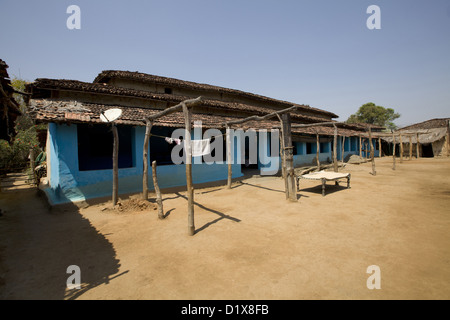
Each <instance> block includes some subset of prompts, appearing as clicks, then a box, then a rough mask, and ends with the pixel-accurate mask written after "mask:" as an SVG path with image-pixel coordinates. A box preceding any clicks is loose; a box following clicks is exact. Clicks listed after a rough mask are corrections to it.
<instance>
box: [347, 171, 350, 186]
mask: <svg viewBox="0 0 450 320" xmlns="http://www.w3.org/2000/svg"><path fill="white" fill-rule="evenodd" d="M347 189H350V174H349V175H348V177H347Z"/></svg>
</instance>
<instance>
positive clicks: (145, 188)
mask: <svg viewBox="0 0 450 320" xmlns="http://www.w3.org/2000/svg"><path fill="white" fill-rule="evenodd" d="M152 126H153V122H152V121H150V120H148V119H146V120H145V137H144V147H143V150H142V159H143V164H144V170H143V171H144V172H143V174H142V199H144V200H147V199H148V143H149V140H150V131H151V130H152Z"/></svg>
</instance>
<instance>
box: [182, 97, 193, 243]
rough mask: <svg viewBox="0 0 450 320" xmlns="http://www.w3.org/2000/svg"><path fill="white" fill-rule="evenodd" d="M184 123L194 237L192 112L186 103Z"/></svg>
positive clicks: (190, 210) (189, 205) (191, 222)
mask: <svg viewBox="0 0 450 320" xmlns="http://www.w3.org/2000/svg"><path fill="white" fill-rule="evenodd" d="M182 107H183V114H184V123H185V137H184V143H185V144H184V151H185V155H186V186H187V196H188V234H189V235H190V236H193V235H194V234H195V225H194V187H193V184H192V145H191V111H190V110H189V109H188V107H187V106H186V104H185V103H182Z"/></svg>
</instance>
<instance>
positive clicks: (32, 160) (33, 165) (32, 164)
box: [30, 148, 37, 185]
mask: <svg viewBox="0 0 450 320" xmlns="http://www.w3.org/2000/svg"><path fill="white" fill-rule="evenodd" d="M35 160H36V159H35V155H34V149H33V148H30V170H31V179H32V184H33V185H37V179H36V162H35Z"/></svg>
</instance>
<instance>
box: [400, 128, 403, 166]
mask: <svg viewBox="0 0 450 320" xmlns="http://www.w3.org/2000/svg"><path fill="white" fill-rule="evenodd" d="M399 138H400V163H402V162H403V140H402V135H401V134H400V137H399Z"/></svg>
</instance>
